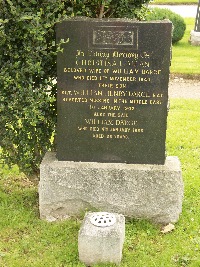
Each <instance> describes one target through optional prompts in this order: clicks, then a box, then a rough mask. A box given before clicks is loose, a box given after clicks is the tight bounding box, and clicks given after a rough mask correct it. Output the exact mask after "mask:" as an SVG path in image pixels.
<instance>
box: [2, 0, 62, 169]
mask: <svg viewBox="0 0 200 267" xmlns="http://www.w3.org/2000/svg"><path fill="white" fill-rule="evenodd" d="M64 14H65V12H64V5H63V3H62V1H49V2H48V4H47V3H46V2H45V1H40V2H39V1H35V0H32V1H23V0H21V1H10V0H7V1H1V2H0V35H1V40H0V65H1V71H0V99H1V102H0V117H1V123H0V136H1V138H0V146H1V148H2V153H1V154H2V157H3V158H4V160H5V161H6V162H7V163H8V164H12V163H16V164H18V165H19V166H20V168H21V169H22V170H24V171H25V172H33V173H37V171H38V163H39V162H40V161H41V159H42V156H43V155H44V153H45V151H46V150H47V149H50V148H51V147H52V144H51V142H50V139H51V136H52V133H53V131H54V129H55V123H56V105H55V94H56V85H55V84H54V82H53V80H54V79H55V77H56V64H55V62H56V53H57V50H58V49H59V48H58V47H56V44H55V41H54V40H55V33H54V30H53V29H54V25H55V23H56V22H57V21H58V20H59V19H60V18H61V17H62V16H63V15H64Z"/></svg>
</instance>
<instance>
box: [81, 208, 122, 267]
mask: <svg viewBox="0 0 200 267" xmlns="http://www.w3.org/2000/svg"><path fill="white" fill-rule="evenodd" d="M93 214H94V213H87V214H86V216H85V218H84V221H83V223H82V225H81V228H80V231H79V236H78V251H79V260H80V261H81V262H83V263H85V264H86V265H87V266H91V265H93V264H98V263H115V264H120V262H121V259H122V249H123V243H124V239H125V218H124V216H123V215H120V214H115V217H116V222H115V224H114V225H111V226H108V227H98V226H95V225H93V224H92V223H91V222H90V218H91V216H92V215H93Z"/></svg>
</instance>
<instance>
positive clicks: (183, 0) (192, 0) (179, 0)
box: [151, 0, 198, 5]
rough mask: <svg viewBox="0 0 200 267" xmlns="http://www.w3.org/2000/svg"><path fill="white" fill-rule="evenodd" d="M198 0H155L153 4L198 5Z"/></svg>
mask: <svg viewBox="0 0 200 267" xmlns="http://www.w3.org/2000/svg"><path fill="white" fill-rule="evenodd" d="M197 3H198V1H197V0H174V1H172V0H154V1H152V2H151V4H153V5H157V4H159V5H196V4H197Z"/></svg>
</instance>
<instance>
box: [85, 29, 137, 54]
mask: <svg viewBox="0 0 200 267" xmlns="http://www.w3.org/2000/svg"><path fill="white" fill-rule="evenodd" d="M90 34H92V36H89V40H91V41H90V42H91V43H90V46H91V47H104V48H110V49H113V48H114V47H120V46H122V47H126V48H128V47H131V48H134V49H138V29H137V28H136V27H123V26H99V27H94V29H93V31H92V33H91V32H90Z"/></svg>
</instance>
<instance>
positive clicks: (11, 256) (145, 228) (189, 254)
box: [0, 99, 200, 267]
mask: <svg viewBox="0 0 200 267" xmlns="http://www.w3.org/2000/svg"><path fill="white" fill-rule="evenodd" d="M199 125H200V100H182V99H176V100H175V99H172V100H171V109H170V112H169V116H168V130H167V153H168V155H171V156H173V155H175V156H178V157H179V159H180V161H181V164H182V172H183V178H184V183H185V197H184V202H183V213H182V215H181V217H180V220H179V221H178V223H177V224H176V229H175V230H174V231H173V232H171V233H168V234H166V235H163V234H161V232H160V226H158V225H153V224H151V223H149V222H147V221H137V220H132V221H131V222H127V223H126V241H125V244H124V251H123V260H122V263H121V265H120V266H122V267H128V266H130V267H132V266H134V267H153V266H154V267H175V266H179V267H185V266H190V267H199V266H200V223H199V222H200V179H199V174H200V138H199V137H200V136H199ZM0 177H1V179H0V203H1V205H0V229H1V230H0V266H2V267H32V266H34V267H40V266H41V267H42V266H44V267H47V266H48V267H49V266H52V267H64V266H66V267H70V266H73V267H76V266H78V267H79V266H84V265H83V264H81V263H80V262H79V260H78V250H77V236H78V230H79V227H80V224H81V219H71V220H69V221H64V222H57V223H47V222H45V221H41V220H40V219H39V212H38V193H37V186H35V185H33V184H32V183H31V182H30V181H28V180H27V179H26V177H24V176H23V174H20V173H18V170H17V169H16V168H13V169H12V170H8V169H6V168H3V167H1V169H0ZM96 266H115V265H111V264H108V265H105V264H103V265H96Z"/></svg>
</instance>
